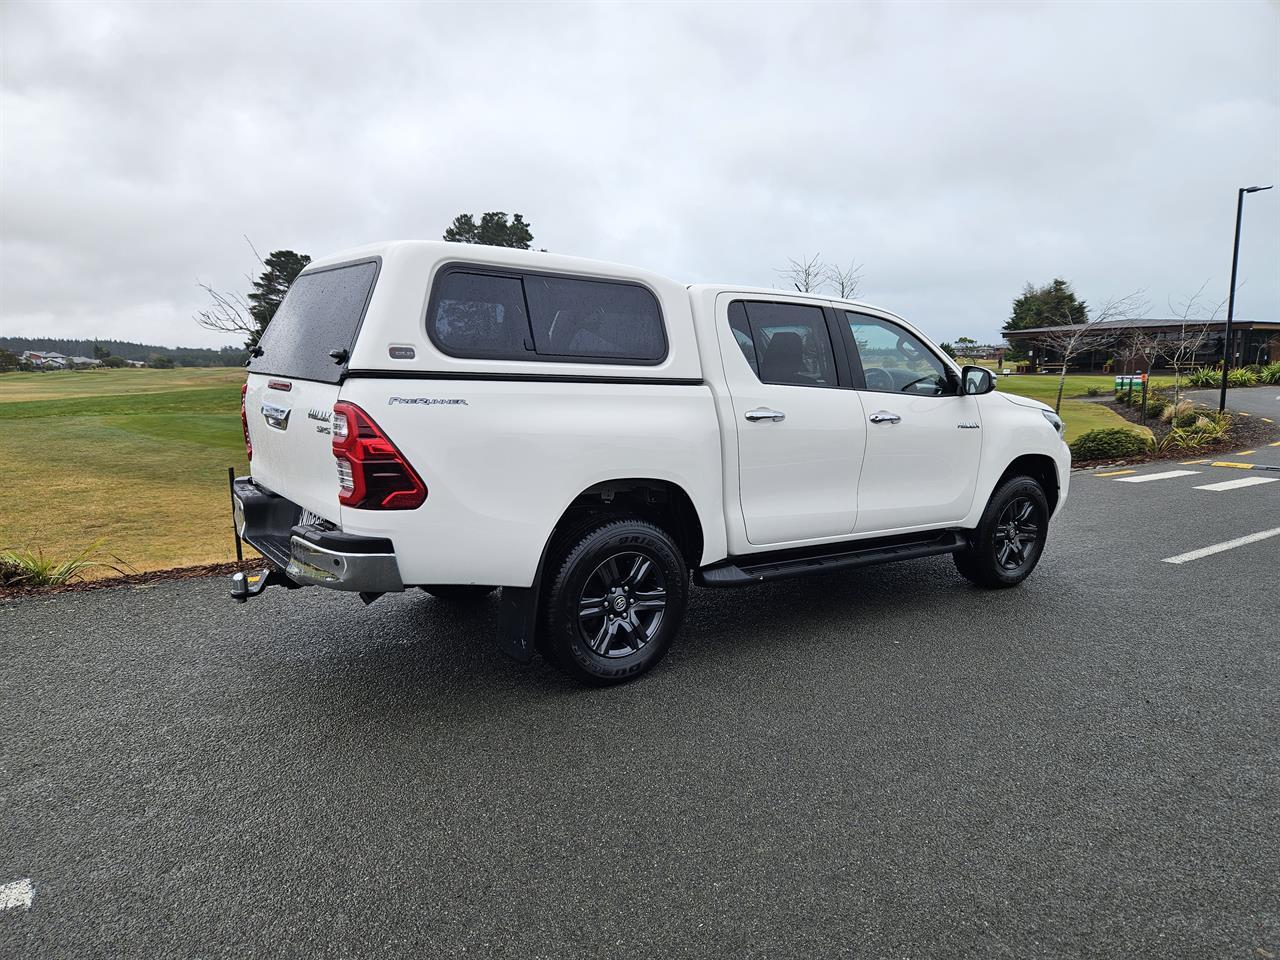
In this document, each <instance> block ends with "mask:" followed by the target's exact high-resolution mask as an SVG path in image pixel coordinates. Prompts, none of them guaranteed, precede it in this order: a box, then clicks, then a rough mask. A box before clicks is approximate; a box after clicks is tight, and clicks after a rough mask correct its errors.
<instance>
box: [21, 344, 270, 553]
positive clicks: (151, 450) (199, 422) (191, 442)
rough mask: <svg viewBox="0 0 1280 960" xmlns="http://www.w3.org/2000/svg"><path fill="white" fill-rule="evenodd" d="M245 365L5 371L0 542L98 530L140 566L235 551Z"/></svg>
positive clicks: (71, 547) (62, 549)
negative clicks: (230, 484)
mask: <svg viewBox="0 0 1280 960" xmlns="http://www.w3.org/2000/svg"><path fill="white" fill-rule="evenodd" d="M243 382H244V371H243V370H240V369H238V368H231V369H227V368H211V369H179V370H132V369H131V370H109V371H93V372H50V373H34V374H5V375H3V376H0V417H3V418H4V423H5V430H4V432H3V435H2V436H0V453H3V455H4V457H5V460H6V462H7V464H8V471H7V472H8V480H9V487H10V504H11V506H14V505H16V506H17V509H10V510H6V511H4V513H3V515H2V516H0V547H18V548H27V547H30V548H33V549H34V548H39V549H41V550H43V551H44V553H45V555H46V556H51V557H58V558H61V557H65V556H68V555H70V554H73V553H76V552H77V551H79V550H81V549H83V548H84V547H85V546H88V545H89V544H91V543H93V542H94V541H97V540H102V541H103V545H102V551H103V552H104V553H108V554H114V555H115V556H118V557H119V558H120V559H121V560H124V561H125V562H127V563H129V564H131V565H132V566H133V567H135V568H137V569H138V570H158V569H163V568H165V567H175V566H184V565H188V564H198V563H213V562H217V561H222V560H234V559H235V547H234V544H233V541H232V538H231V527H230V506H229V503H228V498H227V467H228V466H233V467H235V468H236V470H237V472H241V473H243V472H244V471H245V469H246V462H245V456H244V440H243V438H242V436H241V432H240V384H241V383H243Z"/></svg>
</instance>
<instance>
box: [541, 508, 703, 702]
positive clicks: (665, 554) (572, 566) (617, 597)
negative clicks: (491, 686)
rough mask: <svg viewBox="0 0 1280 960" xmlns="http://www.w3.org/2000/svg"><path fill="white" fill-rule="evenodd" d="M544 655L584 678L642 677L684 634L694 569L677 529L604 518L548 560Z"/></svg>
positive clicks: (599, 682) (603, 682)
mask: <svg viewBox="0 0 1280 960" xmlns="http://www.w3.org/2000/svg"><path fill="white" fill-rule="evenodd" d="M547 569H548V570H549V571H554V573H552V574H551V575H550V580H549V581H548V583H547V589H546V604H545V607H544V624H543V634H542V638H541V640H542V642H541V644H540V646H541V649H542V651H543V654H544V655H545V656H546V657H547V658H548V659H549V660H550V661H551V662H552V663H554V664H555V665H556V666H557V667H558V668H559V669H560V670H562V671H563V672H564V673H566V674H568V675H569V676H570V677H572V678H574V679H575V680H578V681H580V682H582V683H586V684H590V685H593V686H608V685H610V684H615V683H622V682H624V681H626V680H632V679H635V678H636V677H638V676H640V675H641V674H642V673H644V672H645V671H647V670H649V669H651V668H652V667H653V666H654V665H655V664H657V663H658V661H659V660H661V659H662V658H663V656H665V655H666V652H667V650H668V648H669V647H670V646H671V641H672V640H674V639H675V636H676V634H677V633H679V631H680V624H681V622H682V621H683V620H684V612H685V607H686V605H687V603H688V596H689V570H688V567H687V566H686V565H685V562H684V557H683V555H682V554H681V553H680V548H679V547H678V546H676V543H675V541H674V540H672V538H671V536H670V534H668V533H667V532H666V531H665V530H662V529H661V528H660V527H656V526H654V525H653V524H652V523H648V522H646V521H643V520H636V519H631V518H623V519H613V520H603V521H600V522H598V523H597V524H595V525H593V526H591V527H589V528H588V529H586V530H581V531H579V532H578V534H577V535H576V536H574V537H573V538H572V539H570V540H566V541H564V542H563V543H562V544H561V545H560V549H559V551H557V553H556V555H555V556H554V557H550V558H548V565H547Z"/></svg>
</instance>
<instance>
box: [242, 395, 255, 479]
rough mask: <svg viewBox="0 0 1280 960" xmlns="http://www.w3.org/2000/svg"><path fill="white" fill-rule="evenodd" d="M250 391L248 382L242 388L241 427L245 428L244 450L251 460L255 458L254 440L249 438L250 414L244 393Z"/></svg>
mask: <svg viewBox="0 0 1280 960" xmlns="http://www.w3.org/2000/svg"><path fill="white" fill-rule="evenodd" d="M248 392H249V384H248V383H247V382H246V383H245V385H244V386H243V387H241V388H240V427H241V429H243V430H244V452H245V454H246V455H247V456H248V458H249V459H250V460H252V459H253V442H252V441H251V440H250V439H249V414H248V413H246V412H245V409H244V395H245V394H246V393H248Z"/></svg>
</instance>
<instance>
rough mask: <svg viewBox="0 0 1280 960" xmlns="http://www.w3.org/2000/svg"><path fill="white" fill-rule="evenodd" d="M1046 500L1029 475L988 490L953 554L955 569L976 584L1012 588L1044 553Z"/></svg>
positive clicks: (1047, 505) (1047, 516)
mask: <svg viewBox="0 0 1280 960" xmlns="http://www.w3.org/2000/svg"><path fill="white" fill-rule="evenodd" d="M1048 532H1049V501H1048V500H1047V499H1046V498H1045V495H1044V490H1043V489H1041V487H1040V484H1039V483H1037V482H1036V481H1035V480H1033V479H1031V478H1030V477H1011V478H1010V479H1008V480H1006V481H1005V482H1004V483H1002V484H1001V485H1000V486H999V487H998V488H997V489H996V492H995V493H993V494H992V495H991V500H990V501H989V502H988V503H987V509H986V510H984V511H983V513H982V520H981V521H980V522H979V523H978V529H977V530H975V531H974V532H973V535H972V537H971V538H970V540H969V546H968V547H966V548H965V549H964V550H961V551H960V552H959V553H957V554H955V562H956V569H957V570H959V571H960V573H961V574H962V575H963V576H964V577H965V578H966V579H968V580H970V581H972V582H973V583H976V584H978V585H979V586H982V587H991V588H1001V587H1016V586H1017V585H1018V584H1020V583H1021V582H1022V581H1023V580H1025V579H1027V577H1028V576H1030V575H1031V571H1032V570H1034V569H1035V568H1036V564H1037V563H1039V562H1040V556H1041V554H1043V553H1044V543H1045V537H1046V535H1047V534H1048Z"/></svg>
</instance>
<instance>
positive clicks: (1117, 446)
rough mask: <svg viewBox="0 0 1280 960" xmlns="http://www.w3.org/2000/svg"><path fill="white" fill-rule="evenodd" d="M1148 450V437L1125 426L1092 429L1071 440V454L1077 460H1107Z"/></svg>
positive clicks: (1131, 455)
mask: <svg viewBox="0 0 1280 960" xmlns="http://www.w3.org/2000/svg"><path fill="white" fill-rule="evenodd" d="M1146 452H1147V438H1146V437H1144V436H1142V435H1141V434H1138V433H1134V432H1133V431H1132V430H1126V429H1125V428H1123V427H1106V428H1104V429H1102V430H1090V431H1089V432H1088V433H1082V434H1080V436H1078V437H1076V438H1075V439H1074V440H1072V441H1071V456H1072V457H1073V458H1074V459H1076V460H1107V459H1113V458H1119V457H1133V456H1137V455H1138V454H1142V453H1146Z"/></svg>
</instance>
